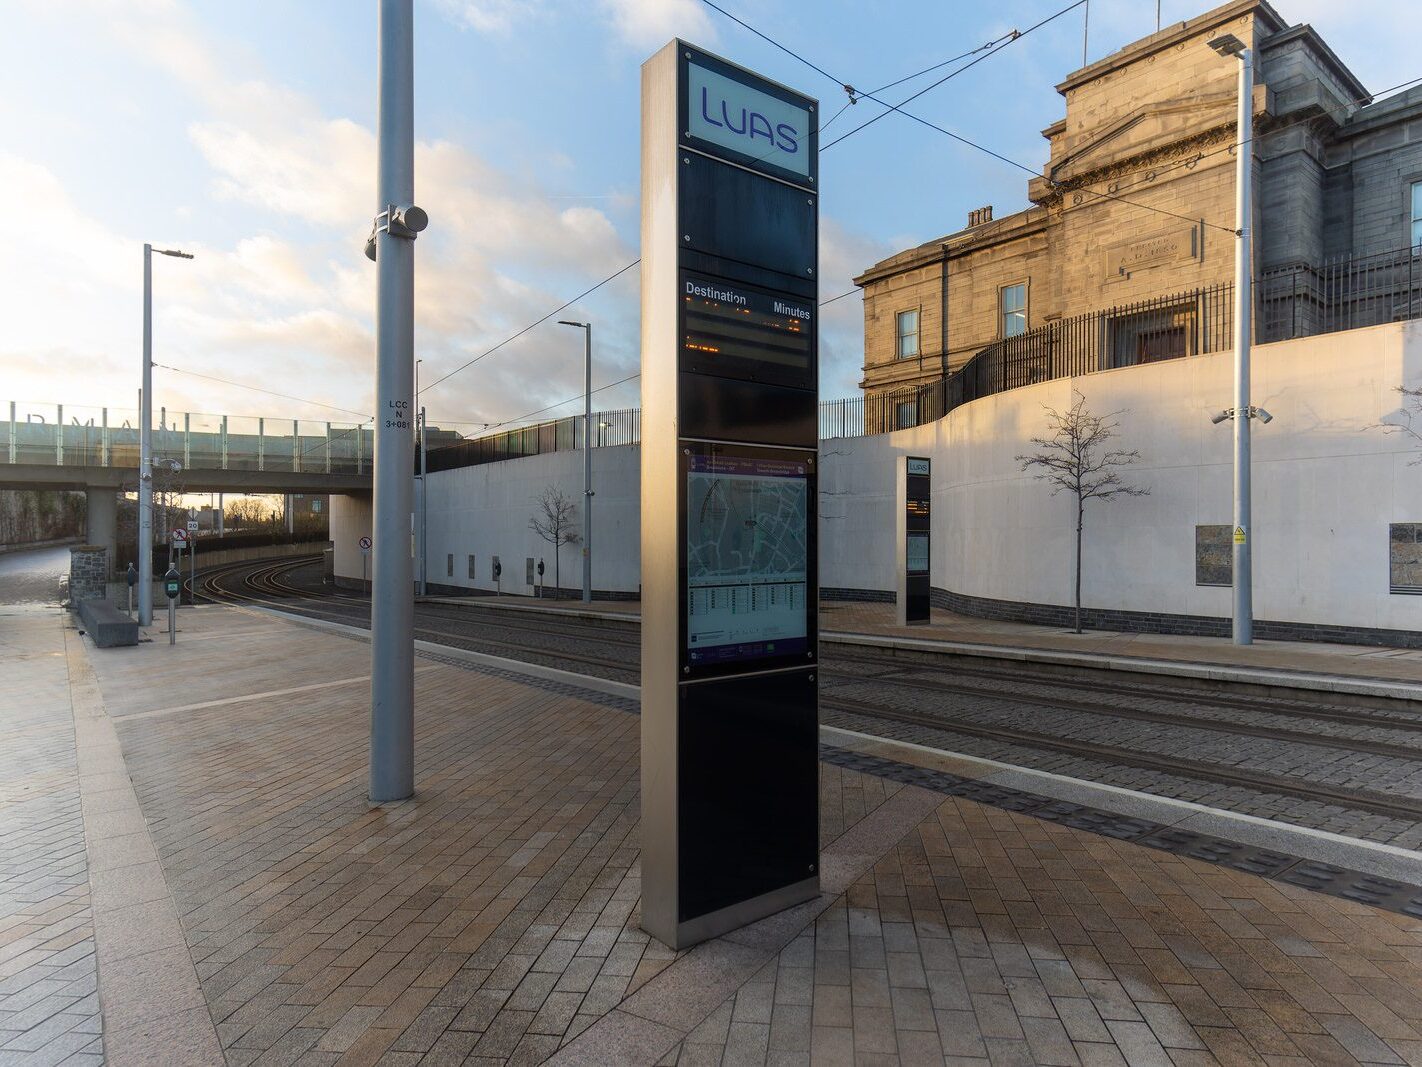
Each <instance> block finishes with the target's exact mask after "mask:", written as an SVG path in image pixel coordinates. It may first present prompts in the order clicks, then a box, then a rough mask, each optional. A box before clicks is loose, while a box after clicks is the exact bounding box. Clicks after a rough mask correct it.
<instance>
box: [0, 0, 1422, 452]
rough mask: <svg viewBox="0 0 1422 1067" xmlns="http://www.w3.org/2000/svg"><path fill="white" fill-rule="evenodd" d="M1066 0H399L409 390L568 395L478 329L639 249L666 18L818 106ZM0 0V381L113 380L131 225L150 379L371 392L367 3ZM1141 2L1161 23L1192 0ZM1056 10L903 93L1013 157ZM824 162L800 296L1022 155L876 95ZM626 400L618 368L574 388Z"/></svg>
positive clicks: (1123, 27) (202, 395) (137, 312)
mask: <svg viewBox="0 0 1422 1067" xmlns="http://www.w3.org/2000/svg"><path fill="white" fill-rule="evenodd" d="M1068 2H1069V0H999V2H997V3H993V4H982V3H969V2H965V0H937V2H933V0H902V2H893V0H888V2H881V3H879V4H875V5H865V4H863V3H856V2H851V0H757V2H756V3H754V4H752V3H750V2H749V0H718V4H719V5H720V6H721V7H724V8H726V9H727V10H728V11H730V12H732V13H734V14H736V15H737V16H739V17H741V18H743V19H745V20H746V21H747V22H750V23H752V24H753V25H755V26H756V27H757V28H759V29H760V30H762V31H763V32H764V33H766V34H767V35H769V36H771V37H773V38H775V39H777V40H779V41H781V42H783V43H784V44H786V45H787V46H788V47H789V48H791V49H792V50H793V51H795V52H797V53H799V54H800V55H801V56H804V57H805V58H807V59H809V60H811V61H812V62H814V63H815V64H816V65H818V66H820V67H822V68H823V69H824V70H825V71H827V72H829V73H830V74H833V75H834V80H833V81H832V80H830V79H829V78H826V77H824V76H823V75H822V74H820V73H817V72H815V71H814V70H812V69H810V67H808V66H806V65H804V64H802V63H801V62H799V61H798V60H796V59H795V58H793V57H791V56H789V55H786V54H784V53H782V52H780V51H778V50H776V49H775V48H774V47H772V46H771V45H769V44H767V43H766V42H764V41H762V40H760V39H758V38H756V37H755V36H753V35H752V34H750V33H749V32H747V31H746V30H745V29H743V28H742V27H740V26H737V25H736V24H735V23H734V22H732V21H730V20H728V19H727V18H725V17H724V16H723V15H722V14H720V13H718V12H717V11H715V10H713V9H712V8H711V7H709V6H708V5H706V4H705V3H703V2H701V0H577V2H574V0H415V36H416V43H415V108H416V110H415V129H416V139H417V143H416V160H415V167H416V172H415V188H416V196H415V199H416V202H417V203H418V204H420V205H421V206H422V207H424V208H425V209H426V210H427V211H428V213H429V216H430V220H431V221H430V226H429V229H428V230H427V231H426V232H425V233H424V234H422V235H421V236H420V238H419V240H418V242H417V244H416V338H415V347H416V356H417V357H419V358H420V359H421V360H422V361H423V362H422V364H421V367H420V375H421V381H422V384H423V385H426V386H430V385H431V383H435V382H436V381H438V384H437V385H433V386H432V387H431V388H428V389H427V390H426V391H425V392H424V394H423V396H422V402H423V403H424V404H425V405H426V406H427V408H428V410H429V420H430V422H431V424H432V425H440V426H448V427H452V428H456V429H459V430H460V431H461V432H463V433H465V434H466V435H473V434H477V433H480V432H484V428H485V427H486V426H509V425H515V424H518V423H520V422H527V421H537V420H540V419H545V418H551V417H556V416H558V415H561V414H571V413H573V412H575V411H578V410H581V389H582V365H581V356H582V336H581V333H580V332H578V331H574V330H570V329H568V328H567V327H560V326H557V325H556V324H554V323H553V322H551V321H550V322H549V323H547V324H545V325H543V326H540V327H538V328H536V329H533V330H530V331H529V332H527V333H526V334H524V335H523V336H522V337H520V338H518V339H517V340H515V341H513V342H512V343H509V344H507V345H505V346H504V347H502V348H500V349H498V350H497V351H495V352H493V353H492V354H490V355H487V356H485V357H484V358H479V359H477V361H475V360H476V357H480V356H481V354H483V353H485V352H486V351H487V350H488V349H490V348H491V347H493V346H494V345H497V344H499V343H500V342H501V341H504V340H505V339H506V338H508V337H510V336H511V335H513V334H515V333H518V332H519V331H520V330H522V329H523V328H524V327H526V326H528V325H529V324H530V323H532V322H534V321H535V320H537V319H539V318H541V317H542V316H544V315H546V314H548V313H549V312H550V311H552V310H554V309H555V308H557V307H558V306H559V305H560V304H562V303H564V302H565V301H567V300H569V299H570V298H572V297H574V296H576V295H577V294H579V293H582V292H583V291H584V290H586V289H588V288H589V287H590V286H592V285H594V284H595V283H596V282H598V281H599V280H601V279H603V278H605V277H607V276H608V275H610V274H612V273H613V272H615V271H617V270H619V269H620V268H622V267H624V266H626V265H627V264H628V263H630V262H632V261H633V260H635V259H636V258H637V257H638V228H639V204H638V185H639V160H638V132H639V131H638V124H639V118H640V116H639V101H638V94H639V80H638V79H639V74H638V70H639V67H640V65H641V63H642V62H643V60H645V59H646V58H647V57H648V56H650V55H651V54H652V53H653V52H655V51H656V50H657V49H658V48H659V47H660V46H661V45H662V44H665V43H666V41H667V40H668V39H670V38H671V37H673V36H681V37H683V38H685V39H687V40H690V41H692V42H694V43H697V44H699V45H701V46H703V47H705V48H707V49H708V50H711V51H714V52H717V53H719V54H722V55H725V56H727V57H728V58H730V59H732V60H734V61H736V62H739V63H741V64H743V65H745V66H749V67H751V68H753V69H756V70H759V71H761V72H763V73H765V74H766V75H767V76H769V77H772V78H774V79H776V80H778V81H782V82H784V83H786V84H789V85H791V86H793V87H795V88H797V89H800V90H801V91H803V92H806V93H808V94H810V95H812V96H816V97H818V98H819V99H820V100H821V101H822V110H821V113H822V114H825V115H831V116H832V115H834V113H835V112H836V111H839V110H840V109H841V108H842V107H843V108H844V109H845V111H844V114H842V115H839V116H838V117H837V118H835V119H834V126H833V127H832V132H834V133H843V132H847V131H848V130H850V129H853V128H854V127H855V126H858V125H859V124H860V123H861V122H863V121H864V120H866V119H867V118H870V117H872V116H873V115H875V114H878V113H879V112H880V111H881V110H882V109H880V108H878V107H877V106H876V105H875V104H874V103H873V102H872V101H868V100H861V101H860V102H859V103H858V104H856V105H854V106H853V107H845V104H846V96H845V94H844V92H843V90H842V89H841V88H840V87H839V86H840V84H842V83H845V82H847V83H849V84H852V85H855V86H858V87H859V88H861V89H865V88H867V89H870V90H872V89H873V88H874V87H877V86H878V85H881V84H885V83H888V82H891V81H894V80H896V79H898V78H901V77H903V76H904V75H906V74H910V73H912V72H914V71H917V70H920V69H922V68H925V67H928V66H930V65H932V64H936V63H939V62H941V61H943V60H945V59H948V58H950V57H952V56H955V55H958V54H959V53H964V52H968V51H969V50H971V49H975V48H977V47H978V46H980V45H983V44H985V43H986V42H988V41H992V40H994V39H997V38H999V37H1001V36H1003V35H1004V34H1006V33H1008V32H1009V31H1010V30H1012V29H1013V28H1017V29H1023V30H1025V29H1026V28H1027V27H1029V26H1031V25H1033V24H1034V23H1037V22H1039V21H1040V20H1042V19H1044V18H1046V17H1047V16H1048V15H1051V14H1052V13H1053V12H1056V11H1058V10H1059V9H1061V8H1062V7H1064V6H1065V5H1066V4H1067V3H1068ZM5 6H6V14H7V17H6V33H5V34H4V35H3V36H0V132H3V136H0V190H3V191H4V193H5V195H6V201H7V202H8V204H9V205H10V211H9V212H8V219H7V226H6V230H7V240H6V241H5V245H4V252H3V255H0V402H4V401H8V400H14V401H19V402H21V404H22V408H21V410H22V411H24V410H33V411H37V412H45V411H47V412H49V415H48V417H49V418H51V419H52V417H53V414H52V412H53V405H54V404H57V403H62V404H64V405H65V407H66V413H65V418H66V421H69V420H70V419H72V418H76V417H77V418H79V419H80V421H84V420H85V419H86V418H88V417H90V416H91V415H93V414H95V409H96V408H97V407H99V406H102V405H107V406H108V407H110V408H111V409H118V410H120V411H122V410H125V409H133V408H135V407H136V403H137V389H138V384H139V372H140V361H141V336H142V335H141V325H142V320H141V306H142V305H141V296H142V245H143V243H144V242H145V241H149V242H152V243H153V244H154V245H155V246H159V247H177V248H182V249H184V250H186V251H189V252H192V253H194V255H195V257H196V258H194V259H193V260H191V261H187V260H179V259H172V258H163V257H155V260H154V269H153V275H154V307H155V311H154V360H155V362H156V363H157V364H159V365H160V367H159V369H158V370H156V371H155V384H154V398H155V404H156V405H161V406H163V407H165V408H167V409H168V410H169V411H180V410H181V411H195V412H209V413H227V414H231V415H262V416H267V417H271V418H281V419H292V418H301V419H305V420H312V421H316V422H320V421H332V422H334V423H338V424H349V423H350V422H355V421H359V420H360V419H361V417H363V416H365V415H367V414H368V413H369V412H370V411H372V410H373V407H374V402H373V393H374V348H375V346H374V335H373V308H374V294H375V268H374V264H372V263H370V262H369V261H368V260H366V259H365V257H364V255H363V252H362V249H363V246H364V241H365V237H366V235H367V234H368V233H369V231H370V219H371V216H372V215H373V213H374V211H375V192H374V187H375V137H374V132H373V131H374V121H375V71H376V62H375V60H376V55H375V45H376V41H375V32H376V5H375V3H373V2H372V0H243V2H241V3H232V2H231V0H191V2H183V0H7V2H6V5H5ZM1161 6H1162V17H1163V19H1164V21H1165V22H1166V23H1169V22H1170V21H1172V20H1176V21H1178V20H1180V19H1184V18H1188V17H1192V16H1193V15H1196V14H1198V13H1200V12H1201V11H1202V10H1204V9H1205V8H1206V6H1207V5H1206V4H1203V3H1199V2H1196V0H1188V2H1186V0H1162V5H1161ZM1275 7H1276V9H1277V10H1278V11H1279V12H1280V14H1281V15H1282V16H1283V17H1284V18H1285V19H1286V20H1288V21H1291V22H1300V21H1305V22H1312V23H1313V24H1314V26H1315V27H1316V28H1317V29H1318V30H1319V31H1320V33H1322V34H1323V36H1324V38H1325V39H1326V40H1327V41H1328V42H1329V44H1330V45H1331V46H1332V47H1333V49H1334V50H1335V52H1337V53H1338V55H1339V56H1340V58H1341V59H1342V60H1343V62H1344V63H1346V64H1348V65H1349V66H1350V67H1351V68H1352V69H1353V71H1354V73H1355V74H1357V75H1358V77H1359V78H1360V79H1361V81H1362V82H1363V83H1364V84H1365V85H1367V86H1368V87H1369V88H1370V89H1372V90H1375V91H1376V90H1380V89H1383V88H1386V87H1388V86H1391V85H1394V84H1397V83H1399V82H1403V81H1405V80H1407V79H1409V78H1414V77H1418V76H1419V75H1422V59H1419V58H1417V54H1416V49H1415V40H1416V27H1415V15H1414V14H1412V13H1410V11H1409V9H1410V8H1411V7H1412V5H1411V4H1409V3H1403V2H1400V0H1351V2H1350V3H1348V4H1339V3H1336V2H1335V0H1279V2H1278V3H1277V4H1276V5H1275ZM1090 9H1091V15H1090V35H1089V37H1088V39H1087V42H1086V45H1087V55H1088V58H1089V59H1090V60H1093V61H1094V60H1096V59H1100V58H1102V57H1103V56H1105V55H1107V54H1108V53H1110V52H1111V51H1114V50H1115V49H1117V48H1119V47H1121V46H1122V45H1123V44H1126V43H1129V42H1130V41H1133V40H1135V39H1137V38H1139V37H1142V36H1145V35H1147V34H1149V33H1151V32H1153V31H1154V30H1155V27H1156V4H1155V2H1154V0H1091V4H1090ZM1082 43H1083V42H1082V18H1081V9H1080V8H1078V9H1077V10H1075V11H1072V12H1070V13H1068V14H1066V15H1064V16H1062V17H1060V18H1058V19H1056V20H1055V21H1053V22H1051V23H1049V24H1048V25H1046V26H1044V27H1042V28H1041V29H1040V30H1037V31H1035V32H1033V33H1030V34H1027V35H1026V36H1024V37H1022V38H1021V39H1020V40H1018V41H1015V42H1013V43H1012V44H1010V45H1007V46H1006V47H1003V48H1002V49H1001V50H1000V51H998V52H997V53H995V54H993V55H991V56H989V57H988V58H986V59H984V60H983V61H982V62H980V63H978V64H976V65H975V66H973V67H972V69H970V70H967V71H966V72H964V73H963V74H962V75H961V76H958V77H955V78H953V79H952V80H950V81H948V82H947V83H946V84H945V85H943V86H941V87H939V88H937V89H935V90H933V91H932V92H930V93H928V94H926V95H925V96H923V97H922V98H920V99H919V100H917V101H915V103H914V104H913V105H911V110H913V111H915V112H916V113H918V114H921V115H922V116H923V117H925V118H927V119H930V120H932V121H933V122H936V123H938V124H940V125H943V126H945V127H947V128H948V129H950V130H952V131H954V132H956V133H958V134H961V135H962V136H964V137H966V138H969V139H971V140H973V141H976V142H978V143H979V144H982V145H984V146H986V147H990V148H991V149H993V150H994V151H996V152H998V153H1000V154H1002V155H1005V156H1008V157H1010V158H1012V159H1014V160H1017V161H1019V162H1021V163H1023V164H1026V165H1028V166H1030V167H1040V166H1041V164H1042V163H1043V162H1044V160H1045V157H1046V142H1045V141H1044V140H1043V139H1042V137H1041V135H1040V132H1039V131H1040V130H1042V129H1043V128H1044V127H1046V126H1048V125H1049V124H1051V123H1052V122H1054V121H1056V120H1057V119H1058V118H1060V117H1061V115H1062V114H1063V102H1062V100H1061V98H1060V97H1059V96H1058V94H1057V93H1056V92H1055V90H1054V89H1053V86H1054V85H1055V84H1056V83H1057V82H1059V81H1061V80H1062V78H1063V77H1065V75H1066V74H1068V73H1069V72H1070V71H1071V70H1073V69H1075V68H1077V67H1078V66H1079V65H1080V61H1081V54H1082ZM949 69H952V67H951V66H950V67H948V68H944V70H949ZM933 77H935V76H930V77H926V78H922V79H920V80H918V81H914V82H909V83H906V84H905V85H903V86H900V87H898V88H897V89H895V90H893V94H902V95H904V96H906V95H908V93H910V92H913V91H916V90H918V89H920V88H922V87H923V86H924V85H926V84H928V83H929V82H931V81H932V80H933ZM892 98H893V99H895V100H898V99H901V96H900V95H893V97H892ZM827 139H828V138H827ZM821 175H822V180H821V233H820V252H821V262H820V270H819V276H820V285H821V298H822V299H827V298H829V297H832V296H836V295H838V294H840V293H843V292H846V291H849V290H851V289H852V288H853V285H852V283H851V280H850V279H851V278H852V277H853V276H854V275H855V274H857V273H859V272H860V271H862V270H863V269H864V268H866V267H868V266H870V265H871V264H872V263H874V262H875V261H876V260H878V259H880V258H882V257H884V256H885V255H888V254H891V253H892V252H895V251H898V250H900V249H902V248H906V247H909V246H911V245H914V244H918V243H920V242H922V241H925V240H929V239H932V238H934V237H937V236H940V235H942V234H945V233H949V232H952V231H954V230H957V229H959V228H961V227H962V226H963V225H964V224H965V222H966V217H967V212H968V210H969V209H971V208H974V207H977V206H980V205H982V204H988V203H991V204H993V205H994V206H995V209H996V212H997V214H998V215H999V216H1001V215H1004V214H1007V213H1009V212H1011V211H1015V210H1018V209H1020V208H1022V207H1024V206H1026V199H1025V193H1026V175H1025V174H1023V173H1021V172H1020V171H1017V170H1014V169H1013V168H1012V167H1010V166H1008V165H1006V164H1004V163H1001V162H999V161H998V160H995V159H993V158H991V157H990V156H988V155H986V154H984V153H981V152H978V151H975V150H973V149H971V148H968V147H966V146H964V145H962V144H960V143H956V142H954V141H952V140H950V139H949V138H947V137H944V136H942V135H940V134H937V133H935V132H933V131H931V130H928V129H926V128H925V127H923V126H919V125H917V124H915V123H912V122H910V121H909V120H906V119H903V118H902V117H900V116H898V115H893V114H890V115H888V116H886V117H885V118H884V119H883V120H881V121H878V122H876V123H874V125H872V126H870V127H868V128H867V129H865V130H863V131H862V132H861V133H857V134H855V135H854V136H853V137H851V138H849V139H848V140H846V141H845V142H844V143H843V144H841V145H837V146H836V147H835V148H834V149H832V150H830V151H826V152H825V153H824V156H823V159H822V161H821ZM638 294H639V275H638V270H637V268H635V267H634V268H633V269H631V270H629V271H627V272H626V273H624V274H622V275H621V276H620V277H619V278H617V279H616V280H615V281H613V282H611V283H609V284H608V285H606V286H604V287H602V288H601V289H599V290H598V291H597V292H596V293H594V294H593V295H592V296H590V297H588V298H586V299H585V300H582V301H580V302H578V303H577V304H575V305H574V306H573V307H570V308H569V309H567V311H566V312H564V313H563V314H560V315H557V316H555V318H570V317H571V318H576V319H587V320H588V321H591V322H593V323H594V338H595V342H596V346H595V353H594V359H595V369H594V376H593V383H594V387H595V388H600V387H602V386H604V385H607V384H608V383H613V382H617V381H619V380H621V379H624V378H628V377H629V376H633V375H635V374H636V373H637V369H638V359H639V353H638V316H639V308H638ZM820 357H821V384H820V393H821V396H822V397H824V398H837V397H840V396H847V395H853V394H854V392H855V391H856V387H857V382H858V380H859V377H860V369H861V366H862V362H863V322H862V302H861V301H860V299H859V298H858V297H857V296H850V297H848V298H846V299H843V300H840V301H838V302H836V303H835V304H833V305H831V306H829V307H827V308H825V310H824V313H823V316H822V321H821V349H820ZM470 361H475V362H472V363H471V362H470ZM464 364H469V366H467V367H466V368H465V369H462V370H457V369H458V368H460V367H461V366H463V365H464ZM170 368H172V369H170ZM456 370H457V373H451V372H455V371H456ZM202 376H206V377H202ZM212 379H224V380H225V381H224V382H219V381H214V380H212ZM441 379H442V380H441ZM228 383H239V384H228ZM242 386H250V387H256V388H243V387H242ZM258 390H268V391H269V392H265V393H264V392H261V391H258ZM273 393H278V394H282V395H280V396H277V395H271V394H273ZM637 403H638V393H637V381H636V379H635V378H632V380H630V381H627V382H625V383H624V384H622V385H618V386H616V387H614V388H608V389H601V390H600V391H599V392H598V394H597V396H596V398H595V406H596V407H598V408H600V409H616V408H621V407H630V406H635V405H636V404H637ZM323 405H325V406H323ZM113 421H115V422H117V421H119V420H118V419H117V418H113Z"/></svg>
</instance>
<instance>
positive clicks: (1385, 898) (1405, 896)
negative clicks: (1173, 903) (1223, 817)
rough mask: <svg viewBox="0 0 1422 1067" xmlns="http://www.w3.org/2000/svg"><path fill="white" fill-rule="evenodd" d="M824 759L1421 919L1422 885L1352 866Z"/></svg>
mask: <svg viewBox="0 0 1422 1067" xmlns="http://www.w3.org/2000/svg"><path fill="white" fill-rule="evenodd" d="M820 759H822V760H824V761H825V762H826V763H832V764H834V765H835V766H836V767H846V768H848V769H849V770H852V771H859V772H860V773H862V774H872V775H875V776H876V777H879V778H887V779H890V780H891V781H895V782H901V783H903V784H904V785H917V786H921V787H923V788H924V789H932V790H933V791H935V792H938V793H943V794H945V795H946V796H952V797H962V798H964V799H965V800H974V801H977V802H978V803H979V804H986V805H987V806H989V807H993V808H1001V809H1002V810H1004V811H1011V812H1016V813H1019V814H1022V815H1031V816H1033V817H1034V818H1038V819H1048V820H1050V821H1051V822H1055V823H1060V824H1061V825H1063V826H1070V827H1072V828H1073V829H1077V830H1086V831H1088V832H1090V833H1093V834H1102V835H1104V836H1106V837H1111V838H1115V839H1116V840H1118V841H1130V842H1132V843H1134V844H1137V845H1144V846H1145V847H1147V848H1154V849H1159V850H1161V851H1162V852H1170V853H1173V854H1174V855H1177V856H1187V857H1189V858H1191V859H1197V860H1202V861H1204V862H1205V863H1214V864H1218V865H1219V866H1222V867H1230V868H1232V869H1234V870H1236V871H1244V872H1246V873H1248V874H1257V875H1259V876H1260V877H1261V878H1269V879H1272V880H1274V881H1277V882H1285V883H1287V884H1289V885H1295V886H1300V887H1301V888H1304V889H1311V890H1313V891H1315V892H1318V893H1326V894H1327V895H1329V896H1333V897H1341V898H1343V899H1344V900H1352V901H1356V902H1357V903H1359V904H1368V905H1371V906H1372V907H1375V908H1381V909H1383V910H1384V911H1392V912H1397V913H1399V914H1402V915H1408V916H1411V917H1413V918H1418V919H1422V886H1415V885H1408V884H1407V883H1405V882H1396V881H1393V880H1392V879H1390V878H1379V877H1377V876H1375V875H1371V874H1364V873H1362V872H1361V871H1353V870H1349V869H1348V868H1346V867H1336V866H1334V865H1333V864H1331V863H1321V862H1319V861H1317V860H1307V859H1300V858H1298V857H1297V856H1289V855H1286V854H1285V853H1282V852H1275V851H1273V850H1271V849H1267V848H1259V847H1257V846H1255V845H1246V844H1241V843H1240V842H1238V841H1226V840H1224V839H1222V838H1218V837H1211V836H1209V835H1207V834H1197V833H1194V832H1192V831H1190V830H1178V829H1174V828H1172V827H1168V826H1165V825H1163V824H1161V823H1157V822H1151V821H1150V820H1149V819H1137V818H1134V817H1133V816H1130V815H1118V814H1117V813H1115V812H1113V811H1106V810H1105V809H1103V808H1093V807H1091V806H1089V805H1086V804H1074V803H1072V802H1071V801H1067V800H1053V799H1052V798H1051V797H1044V796H1040V795H1039V794H1037V793H1029V792H1026V791H1025V790H1021V789H1012V788H1010V787H1008V786H1001V785H993V784H990V783H987V782H982V781H978V780H975V779H972V778H963V777H960V776H959V775H956V774H949V773H948V772H947V771H935V770H932V769H930V768H927V767H915V766H914V765H913V764H910V763H900V762H898V761H897V760H891V759H885V758H884V757H883V756H870V755H866V754H865V753H862V752H853V751H851V750H849V749H846V748H839V747H837V746H835V745H825V744H822V745H820Z"/></svg>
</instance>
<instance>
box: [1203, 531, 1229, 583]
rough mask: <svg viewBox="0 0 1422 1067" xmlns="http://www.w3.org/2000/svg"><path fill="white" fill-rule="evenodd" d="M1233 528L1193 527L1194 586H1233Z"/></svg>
mask: <svg viewBox="0 0 1422 1067" xmlns="http://www.w3.org/2000/svg"><path fill="white" fill-rule="evenodd" d="M1233 532H1234V527H1233V526H1196V527H1195V584H1196V585H1232V584H1234V543H1233V541H1232V540H1231V539H1230V534H1231V533H1233Z"/></svg>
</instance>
